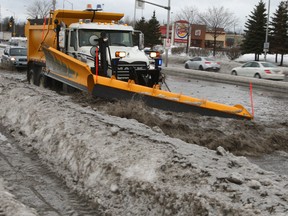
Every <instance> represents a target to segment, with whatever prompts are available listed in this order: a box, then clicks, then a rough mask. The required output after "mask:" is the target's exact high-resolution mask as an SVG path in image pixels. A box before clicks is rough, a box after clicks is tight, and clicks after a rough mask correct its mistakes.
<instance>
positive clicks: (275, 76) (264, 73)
mask: <svg viewBox="0 0 288 216" xmlns="http://www.w3.org/2000/svg"><path fill="white" fill-rule="evenodd" d="M231 74H232V75H235V76H237V75H238V76H247V77H254V78H258V79H261V78H262V79H271V80H284V78H285V74H284V73H283V70H282V68H281V67H278V66H277V65H275V64H273V63H271V62H261V61H250V62H247V63H245V64H244V65H242V66H241V67H236V68H233V69H232V70H231Z"/></svg>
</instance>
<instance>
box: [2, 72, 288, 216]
mask: <svg viewBox="0 0 288 216" xmlns="http://www.w3.org/2000/svg"><path fill="white" fill-rule="evenodd" d="M0 101H1V106H0V119H1V123H2V124H3V125H4V126H5V127H7V128H11V129H12V128H13V130H14V131H15V132H14V133H13V136H14V137H15V139H17V140H19V142H20V144H21V146H22V147H23V148H24V149H26V150H27V151H34V152H36V153H37V154H38V155H39V157H40V158H41V159H42V160H43V162H44V163H46V164H47V165H48V166H50V167H51V169H53V170H54V171H55V172H56V173H57V174H58V175H59V176H60V177H61V178H62V179H63V181H64V182H65V183H66V184H67V186H68V187H69V188H71V189H72V190H75V191H77V192H78V193H79V194H81V195H83V196H86V197H89V198H90V199H91V200H92V201H93V202H94V204H95V206H97V208H98V209H99V215H117V216H118V215H123V216H124V215H125V216H126V215H245V216H247V215H261V216H262V215H264V216H265V215H281V216H282V215H283V216H284V215H287V212H288V186H287V185H288V179H287V176H279V175H276V174H275V173H273V172H268V171H264V170H262V169H260V168H259V167H258V166H256V165H254V164H251V163H250V162H249V161H248V160H247V159H246V158H245V157H236V156H234V155H233V154H231V153H229V152H227V151H225V150H224V149H223V148H222V147H221V146H220V147H218V148H217V151H212V150H209V149H207V148H204V147H200V146H197V145H194V144H189V143H186V142H184V141H182V140H180V139H176V138H171V137H169V136H167V135H165V134H164V133H163V132H162V131H161V129H160V128H158V127H149V126H147V125H145V124H142V123H139V122H138V121H136V120H134V119H126V118H120V117H116V116H112V115H108V114H106V113H104V112H101V111H99V110H96V109H93V108H92V107H89V106H81V105H79V104H76V103H74V102H73V101H72V100H71V98H70V97H69V96H63V95H62V96H61V95H58V94H56V93H55V92H52V91H49V90H45V89H41V88H39V87H35V86H32V85H28V84H27V83H25V82H17V81H15V80H8V79H6V78H4V77H1V76H0ZM0 188H3V187H0ZM5 190H6V191H5ZM5 190H1V189H0V191H1V193H0V194H5V196H6V197H11V196H10V195H9V194H7V190H8V189H5ZM0 196H1V195H0ZM4 201H5V200H4ZM4 201H3V199H1V197H0V206H1V207H2V206H3V204H5V203H4ZM14 202H15V203H14ZM11 203H12V204H15V205H17V203H16V201H14V200H12V201H11V202H10V206H11ZM23 208H24V207H23ZM18 209H20V207H19V208H18ZM3 212H5V214H7V215H16V214H13V209H12V210H11V208H4V209H3ZM23 212H25V211H23ZM31 212H32V213H29V214H30V215H33V210H31ZM29 214H27V215H29ZM22 215H24V214H22Z"/></svg>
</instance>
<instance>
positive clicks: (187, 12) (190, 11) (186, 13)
mask: <svg viewBox="0 0 288 216" xmlns="http://www.w3.org/2000/svg"><path fill="white" fill-rule="evenodd" d="M198 13H199V12H198V9H197V8H196V7H193V6H190V7H185V8H182V9H181V11H180V12H178V13H176V15H175V17H176V19H178V20H186V21H187V22H189V23H196V22H197V20H196V19H197V18H198Z"/></svg>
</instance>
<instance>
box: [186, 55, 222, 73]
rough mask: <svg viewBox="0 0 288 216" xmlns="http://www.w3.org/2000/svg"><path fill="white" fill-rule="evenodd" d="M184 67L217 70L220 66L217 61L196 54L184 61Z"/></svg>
mask: <svg viewBox="0 0 288 216" xmlns="http://www.w3.org/2000/svg"><path fill="white" fill-rule="evenodd" d="M184 67H185V68H186V69H195V70H206V71H219V70H220V68H221V66H220V63H219V62H216V61H215V60H214V59H212V58H209V57H201V56H197V57H194V58H192V59H189V60H188V61H186V62H185V66H184Z"/></svg>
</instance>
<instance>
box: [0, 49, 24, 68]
mask: <svg viewBox="0 0 288 216" xmlns="http://www.w3.org/2000/svg"><path fill="white" fill-rule="evenodd" d="M1 64H2V65H4V66H12V67H15V68H16V69H23V68H24V69H25V68H27V48H26V47H20V46H7V47H6V48H5V50H4V53H3V55H2V58H1Z"/></svg>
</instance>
